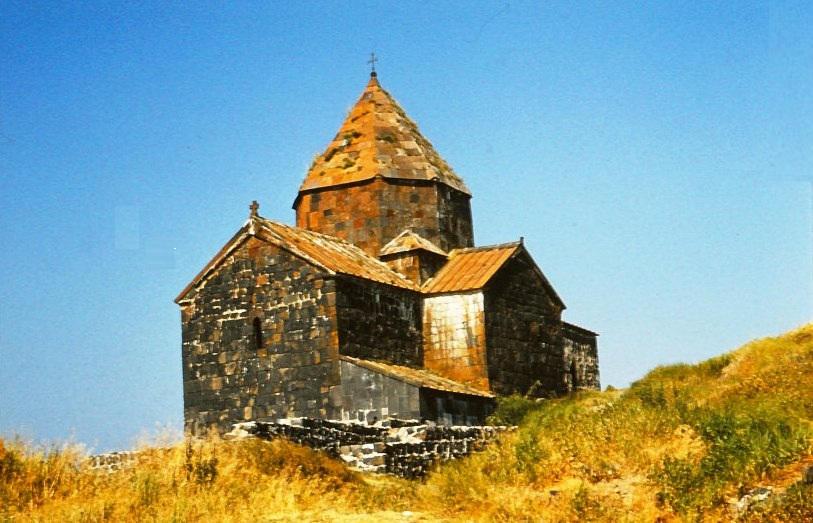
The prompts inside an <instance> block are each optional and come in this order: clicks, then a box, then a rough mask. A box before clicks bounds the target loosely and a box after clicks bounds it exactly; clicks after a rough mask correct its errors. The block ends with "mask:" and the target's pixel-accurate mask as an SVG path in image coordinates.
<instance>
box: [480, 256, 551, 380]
mask: <svg viewBox="0 0 813 523" xmlns="http://www.w3.org/2000/svg"><path fill="white" fill-rule="evenodd" d="M484 294H485V309H486V311H487V312H486V315H485V323H486V326H485V332H486V334H485V336H486V340H487V353H488V361H489V365H488V377H489V381H490V383H491V387H492V390H493V391H494V392H496V393H497V394H513V393H520V394H526V393H528V392H529V391H531V390H532V389H533V393H534V394H535V395H542V394H546V393H547V394H550V393H561V392H564V391H565V390H566V388H565V382H564V377H563V375H562V368H563V366H564V355H563V352H562V351H563V346H562V337H561V328H562V327H561V325H562V321H561V315H562V308H563V307H562V305H560V303H559V302H558V297H554V296H555V295H553V296H552V295H551V293H550V291H549V290H548V289H547V288H546V286H545V285H544V282H543V279H542V278H540V277H539V275H538V274H537V273H536V268H535V266H534V263H533V261H532V260H530V258H529V257H528V256H525V255H520V256H516V257H514V258H512V259H511V260H509V261H508V262H507V263H506V264H505V266H503V267H502V268H501V269H500V271H499V272H498V273H497V274H496V275H495V277H494V279H492V280H491V282H489V284H488V286H487V287H486V290H485V292H484Z"/></svg>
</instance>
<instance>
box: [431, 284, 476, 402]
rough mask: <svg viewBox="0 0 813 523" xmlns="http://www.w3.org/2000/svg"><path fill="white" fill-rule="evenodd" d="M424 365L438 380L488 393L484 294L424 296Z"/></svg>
mask: <svg viewBox="0 0 813 523" xmlns="http://www.w3.org/2000/svg"><path fill="white" fill-rule="evenodd" d="M423 341H424V349H423V353H424V354H423V356H424V358H423V364H424V366H425V367H426V368H427V369H429V370H431V371H433V372H436V373H438V374H440V375H441V376H445V377H447V378H449V379H452V380H455V381H460V382H463V383H467V384H471V385H473V386H475V387H479V388H481V389H483V390H488V386H489V385H488V376H487V373H486V354H485V346H486V340H485V323H484V314H483V294H482V293H481V292H471V293H466V294H443V295H440V296H427V297H426V298H425V299H424V302H423Z"/></svg>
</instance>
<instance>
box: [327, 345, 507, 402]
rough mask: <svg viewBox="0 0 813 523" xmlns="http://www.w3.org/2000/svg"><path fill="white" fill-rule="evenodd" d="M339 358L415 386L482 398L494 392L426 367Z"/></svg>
mask: <svg viewBox="0 0 813 523" xmlns="http://www.w3.org/2000/svg"><path fill="white" fill-rule="evenodd" d="M339 359H341V360H342V361H346V362H349V363H353V364H355V365H358V366H359V367H363V368H365V369H368V370H371V371H373V372H378V373H379V374H383V375H385V376H389V377H391V378H394V379H396V380H398V381H403V382H404V383H409V384H410V385H414V386H416V387H425V388H427V389H433V390H440V391H444V392H454V393H456V394H468V395H469V396H481V397H484V398H493V397H494V394H492V393H491V392H487V391H484V390H480V389H476V388H474V387H471V386H469V385H466V384H464V383H460V382H457V381H454V380H450V379H449V378H444V377H443V376H440V375H438V374H435V373H434V372H431V371H428V370H426V369H415V368H412V367H405V366H403V365H395V364H392V363H384V362H381V361H373V360H367V359H361V358H354V357H352V356H345V355H340V356H339Z"/></svg>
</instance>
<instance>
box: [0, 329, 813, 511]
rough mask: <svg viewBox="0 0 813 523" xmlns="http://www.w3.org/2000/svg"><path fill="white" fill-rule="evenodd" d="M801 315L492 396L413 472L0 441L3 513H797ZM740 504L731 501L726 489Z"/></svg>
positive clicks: (248, 451) (811, 432)
mask: <svg viewBox="0 0 813 523" xmlns="http://www.w3.org/2000/svg"><path fill="white" fill-rule="evenodd" d="M812 377H813V324H811V325H808V326H805V327H803V328H801V329H798V330H796V331H793V332H790V333H787V334H785V335H783V336H779V337H776V338H765V339H762V340H757V341H754V342H751V343H749V344H747V345H745V346H743V347H742V348H740V349H738V350H736V351H734V352H731V353H728V354H725V355H723V356H719V357H717V358H713V359H711V360H708V361H706V362H703V363H700V364H697V365H682V364H681V365H672V366H667V367H659V368H656V369H655V370H653V371H652V372H650V373H649V374H648V375H647V376H646V377H644V378H643V379H642V380H640V381H638V382H636V383H634V384H633V385H632V386H631V387H630V388H629V389H628V390H625V391H607V392H602V393H586V394H583V395H579V396H576V397H571V398H566V399H560V400H550V401H544V402H535V401H531V400H526V399H523V398H507V399H505V400H503V401H502V402H501V405H500V408H499V409H498V411H497V413H496V414H495V417H494V418H495V419H494V421H495V422H496V423H515V424H518V425H519V429H518V430H517V431H516V432H515V433H513V434H510V435H507V436H505V437H504V438H503V439H502V441H501V442H500V444H498V445H493V446H492V447H490V448H489V449H488V450H486V451H485V452H483V453H480V454H477V455H474V456H471V457H469V458H467V459H465V460H461V461H459V462H455V463H450V464H446V465H444V466H443V467H441V468H440V469H439V470H438V471H437V472H435V473H433V474H431V475H430V476H429V478H428V479H427V480H426V481H424V482H420V483H419V482H409V481H406V480H399V479H396V478H390V477H371V476H368V477H362V476H360V475H359V474H356V473H353V472H350V471H348V470H347V469H345V468H344V467H343V466H342V465H341V464H339V463H336V462H334V461H331V460H329V459H327V458H326V457H324V456H322V455H319V454H317V453H314V452H311V451H309V450H307V449H303V448H300V447H297V446H295V445H292V444H289V443H287V442H284V441H275V442H272V443H267V442H262V441H243V442H239V443H223V442H219V441H217V440H211V441H205V442H185V443H178V444H175V445H174V446H170V447H168V448H158V447H153V448H146V449H143V451H142V452H141V454H140V457H139V458H138V461H137V463H136V464H135V465H134V466H132V467H129V468H125V469H124V470H121V471H119V472H114V473H111V474H106V473H99V472H95V471H92V470H89V468H88V466H87V463H86V462H85V461H83V456H82V454H81V452H80V451H78V450H77V449H71V448H63V449H33V448H31V447H30V446H27V445H25V444H23V443H21V442H6V443H5V444H3V442H2V441H0V519H3V520H5V519H14V520H15V521H17V520H21V521H27V520H32V521H51V520H60V521H126V520H132V521H143V520H148V521H149V520H158V521H212V520H217V521H254V520H258V519H259V520H273V521H287V520H300V521H337V520H338V521H343V520H344V521H446V520H461V519H462V520H467V521H495V520H496V521H654V520H656V519H658V518H661V520H662V521H671V520H675V521H679V520H687V521H692V520H703V519H705V520H709V521H717V520H721V519H722V520H728V519H733V518H734V517H735V516H736V515H737V512H736V511H735V510H736V509H735V508H734V505H733V504H731V503H730V501H736V500H738V499H740V498H742V497H743V495H744V494H746V493H748V492H749V491H751V490H753V489H754V488H756V487H768V486H770V487H772V489H773V491H772V492H773V494H772V495H771V496H770V497H769V498H768V499H767V500H766V501H764V502H761V503H758V504H752V505H751V507H750V509H748V510H747V511H743V510H740V512H739V516H740V517H741V518H742V519H746V520H747V519H759V520H763V519H769V520H778V521H794V520H795V521H800V520H804V519H805V518H807V519H813V485H807V484H804V483H803V482H802V481H800V480H801V477H802V474H803V471H804V470H805V469H806V467H807V466H809V465H811V464H813V379H811V378H812ZM740 505H741V506H744V503H740Z"/></svg>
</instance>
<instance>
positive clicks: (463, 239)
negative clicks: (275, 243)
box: [294, 178, 474, 256]
mask: <svg viewBox="0 0 813 523" xmlns="http://www.w3.org/2000/svg"><path fill="white" fill-rule="evenodd" d="M470 198H471V197H470V196H469V195H467V194H465V193H463V192H461V191H458V190H456V189H452V188H449V187H446V186H444V185H442V184H440V183H438V182H434V181H429V182H424V181H416V180H393V179H388V178H373V179H371V180H366V181H364V182H360V183H356V184H352V185H345V186H338V187H329V188H320V189H316V190H309V191H302V192H300V194H299V196H298V197H297V199H296V202H295V203H294V209H295V210H296V225H297V227H302V228H303V229H309V230H312V231H318V232H321V233H324V234H329V235H331V236H335V237H337V238H341V239H343V240H347V241H349V242H350V243H352V244H354V245H357V246H359V247H361V248H362V249H363V250H364V251H366V252H367V253H368V254H371V255H373V256H378V252H379V251H380V250H381V248H382V247H383V246H384V245H385V244H386V243H387V242H389V241H390V240H392V239H393V238H395V237H396V236H398V235H399V234H401V233H402V232H403V231H404V230H411V231H414V232H415V233H417V234H418V235H420V236H422V237H424V238H426V239H427V240H429V241H431V242H432V243H434V244H435V245H437V246H439V247H440V248H441V249H443V250H450V249H454V248H458V247H471V246H472V245H474V233H473V229H472V221H471V207H470V204H469V200H470Z"/></svg>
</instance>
